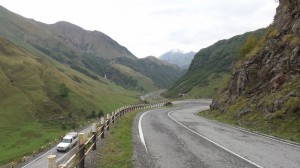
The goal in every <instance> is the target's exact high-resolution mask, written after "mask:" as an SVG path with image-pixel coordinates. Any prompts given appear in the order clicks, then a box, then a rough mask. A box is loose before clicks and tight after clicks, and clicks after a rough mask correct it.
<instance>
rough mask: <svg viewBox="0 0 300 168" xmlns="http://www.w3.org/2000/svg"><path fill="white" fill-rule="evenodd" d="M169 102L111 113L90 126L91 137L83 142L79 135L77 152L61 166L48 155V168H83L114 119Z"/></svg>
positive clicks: (143, 105)
mask: <svg viewBox="0 0 300 168" xmlns="http://www.w3.org/2000/svg"><path fill="white" fill-rule="evenodd" d="M168 105H170V102H162V103H161V102H160V103H151V104H137V105H130V106H125V107H121V108H119V109H117V110H115V111H113V112H112V113H108V114H107V116H106V119H105V118H104V117H101V119H100V124H97V123H94V124H93V125H92V136H90V137H89V138H87V139H86V140H85V137H86V135H85V133H79V146H78V151H77V152H76V153H75V154H73V155H72V156H71V158H70V159H69V160H68V161H66V162H65V163H63V164H60V165H57V163H56V155H49V156H48V157H47V159H48V168H74V167H75V168H84V167H85V164H84V159H85V157H86V156H87V155H88V154H89V153H90V151H92V150H96V149H97V146H96V142H97V140H100V139H104V137H105V135H104V134H105V130H107V131H109V129H110V124H111V123H114V122H115V120H116V119H118V118H120V117H122V116H123V115H124V114H126V113H128V112H131V111H135V110H141V109H147V108H155V107H162V106H168Z"/></svg>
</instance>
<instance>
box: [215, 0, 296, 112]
mask: <svg viewBox="0 0 300 168" xmlns="http://www.w3.org/2000/svg"><path fill="white" fill-rule="evenodd" d="M279 2H280V3H279V6H278V8H277V13H276V16H275V17H274V22H273V24H272V25H271V26H270V27H269V30H268V33H267V34H266V36H265V39H264V43H263V44H262V47H261V49H260V51H258V52H257V53H256V54H255V55H254V56H251V57H250V58H248V59H247V60H245V61H243V62H242V63H240V65H239V67H238V68H236V69H235V70H234V71H233V74H232V77H231V79H230V81H229V83H228V86H227V87H226V88H225V89H224V90H223V91H222V93H221V94H220V95H218V96H216V98H215V99H214V100H213V104H212V109H217V110H219V111H221V112H225V111H226V109H228V108H229V106H231V105H233V104H235V103H236V100H238V99H239V98H240V97H245V98H247V99H250V100H251V102H252V103H253V104H254V105H255V106H253V107H255V108H256V109H255V110H256V111H262V112H266V113H268V112H274V111H276V110H278V109H280V108H281V105H282V104H283V103H284V101H285V100H283V99H274V100H264V101H263V102H262V101H261V100H260V99H261V98H262V97H266V95H268V94H271V93H274V92H275V93H276V92H278V91H280V90H281V89H282V87H283V86H284V85H285V84H287V83H291V82H293V81H294V80H295V79H297V78H300V0H280V1H279ZM283 96H286V95H283ZM242 109H245V108H243V107H242ZM244 111H245V110H241V111H240V113H241V114H244ZM246 111H247V113H248V110H246ZM237 115H238V116H240V115H239V114H237Z"/></svg>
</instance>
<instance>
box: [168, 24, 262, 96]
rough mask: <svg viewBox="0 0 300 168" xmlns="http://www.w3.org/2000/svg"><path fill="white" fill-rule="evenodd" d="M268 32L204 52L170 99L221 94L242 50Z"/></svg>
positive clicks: (172, 90) (221, 43)
mask: <svg viewBox="0 0 300 168" xmlns="http://www.w3.org/2000/svg"><path fill="white" fill-rule="evenodd" d="M264 32H265V29H259V30H256V31H254V32H248V33H245V34H243V35H238V36H235V37H232V38H230V39H228V40H221V41H218V42H217V43H215V44H213V45H211V46H209V47H207V48H204V49H201V50H200V51H199V52H198V53H197V54H196V55H195V56H194V59H193V60H192V63H191V65H190V67H189V69H188V71H187V73H186V74H184V75H183V76H182V77H181V78H180V79H179V80H178V81H177V82H176V83H175V85H173V86H172V87H171V88H170V89H168V91H167V92H166V93H165V96H166V97H173V98H174V97H178V95H179V94H188V96H189V97H193V98H200V97H212V96H213V95H215V94H216V93H217V92H219V91H220V90H221V89H222V88H223V87H224V85H225V83H226V81H228V80H229V74H230V72H231V70H232V68H233V64H234V63H235V62H236V61H237V59H238V57H239V55H240V49H241V47H242V46H243V44H244V43H245V41H246V40H247V38H248V37H249V36H253V37H255V38H259V37H261V36H262V35H263V34H264Z"/></svg>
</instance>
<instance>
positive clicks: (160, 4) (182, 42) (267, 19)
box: [0, 0, 278, 57]
mask: <svg viewBox="0 0 300 168" xmlns="http://www.w3.org/2000/svg"><path fill="white" fill-rule="evenodd" d="M0 4H1V5H2V6H4V7H5V8H7V9H9V10H11V11H13V12H15V13H18V14H20V15H22V16H24V17H27V18H33V19H35V20H37V21H41V22H44V23H48V24H52V23H55V22H57V21H62V20H63V21H68V22H71V23H73V24H76V25H78V26H80V27H82V28H84V29H87V30H98V31H101V32H103V33H105V34H107V35H108V36H110V37H111V38H113V39H114V40H116V41H117V42H118V43H120V44H121V45H123V46H125V47H127V48H128V49H129V50H130V51H131V52H132V53H133V54H134V55H136V56H137V57H145V56H149V55H153V56H160V55H161V54H163V53H165V52H167V51H169V50H171V49H181V50H183V51H196V52H197V51H199V50H200V49H201V48H204V47H207V46H209V45H211V44H213V43H215V42H216V41H218V40H221V39H226V38H230V37H232V36H234V35H238V34H242V33H245V32H247V31H252V30H256V29H258V28H262V27H267V26H268V25H270V24H271V23H272V21H273V17H274V15H275V11H276V7H277V6H278V3H276V2H275V1H274V0H49V1H46V0H1V1H0Z"/></svg>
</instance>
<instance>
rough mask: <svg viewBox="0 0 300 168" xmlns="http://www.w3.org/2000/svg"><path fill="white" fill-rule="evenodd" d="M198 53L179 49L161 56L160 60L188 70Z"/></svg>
mask: <svg viewBox="0 0 300 168" xmlns="http://www.w3.org/2000/svg"><path fill="white" fill-rule="evenodd" d="M195 54H196V52H193V51H191V52H184V51H182V50H179V49H173V50H171V51H168V52H166V53H164V54H163V55H161V56H159V59H161V60H163V61H166V62H168V63H170V64H175V65H178V66H179V67H180V68H182V69H187V68H188V67H189V66H190V64H191V61H192V59H193V58H194V56H195Z"/></svg>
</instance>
